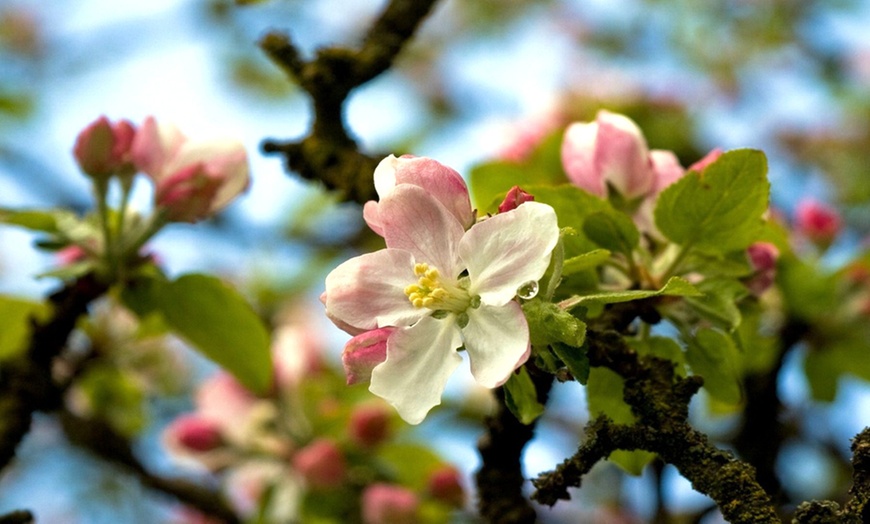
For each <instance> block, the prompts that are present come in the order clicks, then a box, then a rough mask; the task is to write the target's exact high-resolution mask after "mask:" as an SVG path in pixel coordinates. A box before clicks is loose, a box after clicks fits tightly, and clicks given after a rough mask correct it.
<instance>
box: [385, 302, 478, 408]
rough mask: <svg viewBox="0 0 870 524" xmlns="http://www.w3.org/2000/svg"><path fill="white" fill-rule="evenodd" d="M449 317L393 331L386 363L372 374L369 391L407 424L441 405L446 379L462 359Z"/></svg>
mask: <svg viewBox="0 0 870 524" xmlns="http://www.w3.org/2000/svg"><path fill="white" fill-rule="evenodd" d="M461 344H462V342H461V340H460V338H459V330H458V329H457V327H456V323H455V321H454V319H453V317H452V316H450V317H448V318H445V319H441V320H437V319H435V318H432V317H424V318H422V319H420V321H419V322H417V323H416V324H414V325H413V326H412V327H410V328H404V329H397V330H396V331H395V332H394V333H393V335H392V336H391V337H390V338H389V340H388V341H387V360H385V361H384V363H383V364H381V365H379V366H378V367H376V368H375V369H374V370H373V371H372V383H371V385H370V386H369V391H371V392H372V393H374V394H375V395H377V396H379V397H381V398H383V399H384V400H386V401H387V402H389V403H390V404H391V405H392V406H393V407H395V408H396V411H398V413H399V416H401V417H402V419H404V420H405V422H408V423H409V424H419V423H420V422H422V421H423V419H424V418H426V414H427V413H428V412H429V410H430V409H432V408H433V407H434V406H437V405H438V404H440V403H441V394H442V393H443V392H444V386H445V385H446V384H447V379H448V378H450V375H451V374H453V371H454V370H455V369H456V366H458V365H459V363H460V362H462V357H460V356H459V354H458V353H457V352H456V348H458V347H459V346H460V345H461Z"/></svg>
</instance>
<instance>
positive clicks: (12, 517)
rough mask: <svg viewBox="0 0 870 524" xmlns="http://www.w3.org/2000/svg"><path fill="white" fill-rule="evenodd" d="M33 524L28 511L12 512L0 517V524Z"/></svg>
mask: <svg viewBox="0 0 870 524" xmlns="http://www.w3.org/2000/svg"><path fill="white" fill-rule="evenodd" d="M32 522H34V519H33V514H32V513H30V512H29V511H24V510H20V511H13V512H12V513H7V514H5V515H0V524H31V523H32Z"/></svg>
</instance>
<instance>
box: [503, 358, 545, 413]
mask: <svg viewBox="0 0 870 524" xmlns="http://www.w3.org/2000/svg"><path fill="white" fill-rule="evenodd" d="M504 402H505V405H506V406H507V408H508V409H509V410H510V411H511V413H513V414H514V416H515V417H517V420H519V421H520V422H522V423H523V424H531V423H532V422H534V421H535V419H537V418H538V417H540V416H541V414H543V413H544V406H543V405H542V404H541V403H540V402H538V392H537V390H536V389H535V384H534V382H532V377H530V376H529V373H528V371H526V368H525V366H520V368H519V369H517V370H516V371H515V372H513V373H512V374H511V376H510V378H509V379H508V381H507V382H505V384H504Z"/></svg>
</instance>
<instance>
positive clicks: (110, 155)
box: [73, 116, 136, 178]
mask: <svg viewBox="0 0 870 524" xmlns="http://www.w3.org/2000/svg"><path fill="white" fill-rule="evenodd" d="M135 133H136V130H135V128H134V127H133V124H131V123H130V122H129V121H127V120H121V121H119V122H116V123H114V124H112V123H111V122H109V119H108V118H106V117H105V116H101V117H100V118H98V119H96V120H95V121H93V122H91V123H90V124H89V125H88V126H87V127H86V128H84V129H83V130H82V132H81V133H79V135H78V137H77V138H76V143H75V146H74V147H73V156H75V159H76V161H77V162H78V164H79V167H81V169H82V171H84V172H85V173H87V174H88V175H90V176H92V177H97V178H105V177H109V176H111V175H113V174H116V173H117V172H118V171H120V170H121V169H122V168H123V167H125V165H128V164H129V157H130V148H131V145H132V143H133V138H134V135H135Z"/></svg>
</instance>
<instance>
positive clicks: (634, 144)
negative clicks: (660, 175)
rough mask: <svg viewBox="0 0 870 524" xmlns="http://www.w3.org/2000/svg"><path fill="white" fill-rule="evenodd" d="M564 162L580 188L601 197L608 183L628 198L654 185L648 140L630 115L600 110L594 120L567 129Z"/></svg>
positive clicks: (634, 196)
mask: <svg viewBox="0 0 870 524" xmlns="http://www.w3.org/2000/svg"><path fill="white" fill-rule="evenodd" d="M562 165H563V167H564V168H565V172H566V173H567V175H568V178H569V179H570V180H571V181H572V182H573V183H574V184H575V185H577V186H579V187H580V188H581V189H584V190H586V191H588V192H589V193H592V194H593V195H596V196H599V197H601V198H605V197H607V192H608V186H610V187H613V189H615V190H616V191H618V192H619V193H620V194H621V195H622V196H623V197H624V198H626V199H629V200H631V199H635V198H638V197H642V196H644V195H646V194H647V192H649V190H650V188H651V187H652V185H653V171H652V169H651V166H650V158H649V149H648V147H647V144H646V139H644V137H643V133H642V132H641V130H640V128H638V127H637V124H635V123H634V121H633V120H631V119H630V118H628V117H627V116H624V115H620V114H616V113H611V112H609V111H605V110H603V109H602V110H600V111H598V115H597V116H596V119H595V121H594V122H585V123H584V122H575V123H573V124H571V125H569V126H568V128H567V129H566V130H565V137H564V138H563V140H562Z"/></svg>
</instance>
